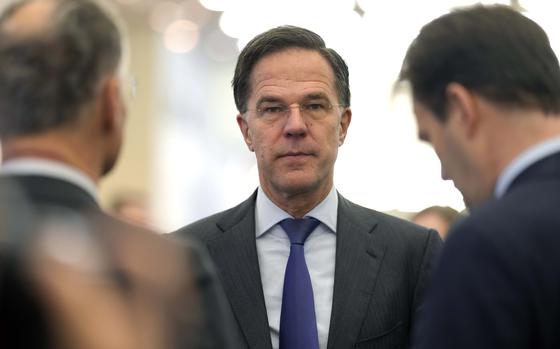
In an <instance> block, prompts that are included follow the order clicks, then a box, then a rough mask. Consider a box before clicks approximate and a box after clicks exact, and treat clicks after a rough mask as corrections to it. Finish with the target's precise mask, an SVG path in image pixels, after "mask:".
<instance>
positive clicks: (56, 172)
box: [0, 0, 228, 349]
mask: <svg viewBox="0 0 560 349" xmlns="http://www.w3.org/2000/svg"><path fill="white" fill-rule="evenodd" d="M123 53H124V45H123V43H122V39H121V33H120V30H119V27H118V26H117V21H116V18H114V17H112V16H111V15H110V13H109V12H108V9H106V8H105V7H104V6H102V4H101V3H99V2H97V1H94V0H28V1H16V2H14V3H13V4H12V5H10V6H9V7H8V8H7V9H6V10H5V11H4V12H3V13H2V14H1V15H0V139H1V142H2V149H3V161H2V166H1V167H0V217H1V226H0V258H1V259H2V263H1V266H0V347H2V348H92V349H93V348H99V349H101V348H123V349H125V348H154V349H155V348H224V347H228V342H227V328H228V327H227V323H226V320H225V316H224V315H223V313H222V312H221V310H222V309H221V305H222V298H220V296H221V294H220V289H219V288H216V284H215V283H213V281H214V279H213V275H212V274H211V273H210V271H211V269H209V267H208V264H207V263H208V261H207V260H206V259H204V258H203V257H204V255H201V254H200V253H199V251H198V249H196V248H194V247H193V246H192V245H187V244H185V245H178V244H175V243H172V242H171V241H170V240H168V239H165V238H163V237H161V236H158V235H156V234H154V233H152V232H149V231H147V230H142V229H140V228H137V227H133V226H131V225H128V224H126V223H123V222H121V221H118V220H116V219H113V218H111V217H110V216H109V215H106V214H104V213H103V212H102V211H101V209H100V207H99V205H98V203H97V190H96V187H97V184H98V182H99V180H100V179H101V177H103V176H104V175H105V174H107V173H108V172H109V171H110V170H111V169H112V168H113V166H114V164H115V162H116V160H117V157H118V154H119V151H120V148H121V143H122V135H123V127H124V121H125V116H126V108H125V103H124V100H123V94H124V92H123V90H125V86H123V79H122V74H121V73H122V72H121V70H122V69H123V68H122V65H123V61H124V59H123ZM15 199H17V200H18V201H17V202H16V201H15Z"/></svg>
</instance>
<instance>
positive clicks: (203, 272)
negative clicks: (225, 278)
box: [181, 236, 234, 349]
mask: <svg viewBox="0 0 560 349" xmlns="http://www.w3.org/2000/svg"><path fill="white" fill-rule="evenodd" d="M181 240H182V243H184V244H186V245H187V246H188V247H189V252H190V253H189V254H190V261H191V268H192V271H193V274H194V280H195V283H196V284H197V289H198V291H199V294H200V301H201V303H202V304H201V305H202V311H203V316H204V319H205V326H204V327H203V332H204V333H202V334H201V335H200V337H199V338H200V340H201V343H200V344H201V346H200V348H209V349H210V348H212V349H222V348H234V346H233V327H232V316H233V315H232V314H231V311H230V310H229V305H228V304H227V300H226V296H225V293H224V290H223V288H222V285H221V284H220V282H219V281H218V276H217V274H216V270H215V267H214V264H213V263H212V261H211V260H210V256H209V255H208V252H207V251H206V249H205V247H203V246H202V244H200V243H199V242H198V241H197V240H195V239H191V238H189V239H187V238H185V237H184V236H183V237H182V238H181Z"/></svg>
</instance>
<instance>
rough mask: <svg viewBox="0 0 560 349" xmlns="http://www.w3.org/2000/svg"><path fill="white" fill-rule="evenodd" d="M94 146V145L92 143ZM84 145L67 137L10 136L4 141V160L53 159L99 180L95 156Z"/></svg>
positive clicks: (93, 179) (96, 180)
mask: <svg viewBox="0 0 560 349" xmlns="http://www.w3.org/2000/svg"><path fill="white" fill-rule="evenodd" d="M92 146H93V145H92ZM82 150H84V148H83V147H80V146H79V145H77V144H75V142H72V141H70V140H67V139H61V138H58V137H51V136H49V135H39V136H37V135H35V136H25V137H17V138H11V139H10V138H9V139H7V140H3V142H2V161H8V160H13V159H18V158H23V157H33V158H38V159H45V160H52V161H57V162H60V163H63V164H65V165H68V166H71V167H73V168H76V169H77V170H78V171H80V172H82V173H84V174H85V175H86V176H88V177H89V178H90V179H91V180H92V181H93V182H94V183H96V184H97V183H98V182H99V178H100V171H98V170H96V168H98V167H99V166H96V164H97V163H98V162H97V161H96V160H95V157H94V156H92V154H90V152H88V151H82Z"/></svg>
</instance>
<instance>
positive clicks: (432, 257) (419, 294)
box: [411, 230, 443, 321]
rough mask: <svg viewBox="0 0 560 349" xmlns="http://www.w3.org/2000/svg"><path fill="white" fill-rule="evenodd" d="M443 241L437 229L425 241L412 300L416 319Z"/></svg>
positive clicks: (413, 316)
mask: <svg viewBox="0 0 560 349" xmlns="http://www.w3.org/2000/svg"><path fill="white" fill-rule="evenodd" d="M442 245H443V242H442V240H441V238H440V237H439V234H438V233H437V232H436V231H435V230H430V231H429V234H428V235H427V238H426V241H425V242H424V248H423V250H422V251H423V254H422V258H421V259H420V260H421V263H420V269H419V271H418V273H417V275H418V279H417V281H416V282H415V285H416V286H415V289H414V298H413V301H412V309H413V311H414V312H415V314H412V316H411V317H412V319H413V321H414V319H416V317H417V315H418V314H419V313H420V312H421V311H422V306H423V304H424V298H425V293H426V288H427V286H428V283H429V281H430V275H431V273H432V271H433V269H434V265H435V264H436V262H437V260H438V257H439V253H440V252H441V248H442Z"/></svg>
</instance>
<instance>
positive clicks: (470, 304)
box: [413, 223, 534, 349]
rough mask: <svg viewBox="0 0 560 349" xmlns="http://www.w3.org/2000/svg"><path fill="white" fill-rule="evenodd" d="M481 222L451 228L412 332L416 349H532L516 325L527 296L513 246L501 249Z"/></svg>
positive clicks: (525, 315)
mask: <svg viewBox="0 0 560 349" xmlns="http://www.w3.org/2000/svg"><path fill="white" fill-rule="evenodd" d="M486 230H487V228H485V227H484V226H482V225H480V224H470V223H469V224H463V225H460V226H459V228H458V229H456V230H455V231H452V232H451V233H450V235H449V238H448V240H447V241H446V246H445V248H444V250H443V252H442V255H441V258H440V259H439V262H438V265H437V267H436V268H435V270H434V275H433V282H432V283H431V284H430V287H429V290H428V294H427V299H426V303H425V308H424V309H423V311H422V313H421V314H420V317H419V321H418V324H417V326H416V331H415V333H414V346H413V347H414V348H415V349H439V348H441V349H443V348H455V349H462V348H464V349H467V348H477V349H490V348H534V346H533V345H531V343H529V342H528V338H527V337H526V336H525V334H526V329H524V328H516V327H515V324H516V323H519V322H518V321H517V320H518V319H528V318H530V317H531V314H530V313H528V312H527V311H526V310H527V309H530V307H529V308H528V307H527V306H526V301H527V299H528V297H527V294H526V293H525V291H523V290H525V289H526V288H525V286H524V285H523V281H522V279H524V278H525V277H529V278H531V276H530V273H527V274H526V275H523V274H520V273H519V270H523V267H521V268H519V265H516V264H517V263H518V261H519V260H518V259H517V257H518V256H516V254H517V253H515V252H514V251H515V248H514V245H513V244H512V245H511V246H509V247H508V248H506V249H504V248H503V247H500V246H499V244H497V243H496V241H495V240H494V239H493V238H492V234H496V232H490V231H486Z"/></svg>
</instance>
